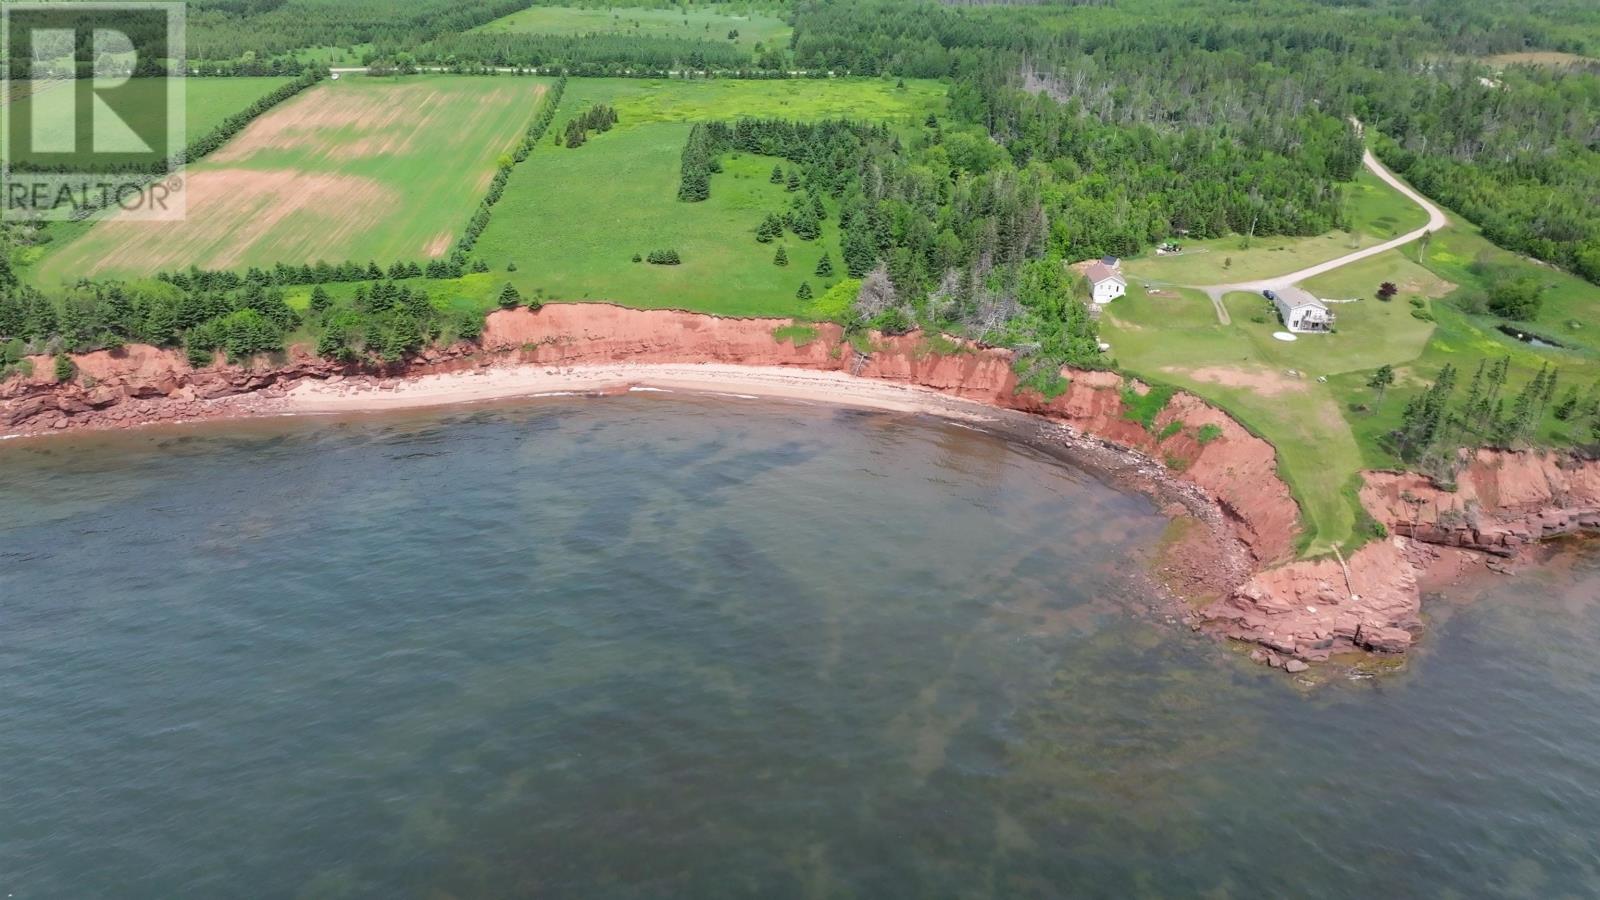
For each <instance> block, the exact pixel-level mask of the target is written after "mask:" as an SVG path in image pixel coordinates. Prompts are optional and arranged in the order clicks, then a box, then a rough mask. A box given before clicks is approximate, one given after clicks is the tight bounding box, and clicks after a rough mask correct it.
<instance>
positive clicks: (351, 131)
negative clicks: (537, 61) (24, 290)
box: [38, 75, 548, 284]
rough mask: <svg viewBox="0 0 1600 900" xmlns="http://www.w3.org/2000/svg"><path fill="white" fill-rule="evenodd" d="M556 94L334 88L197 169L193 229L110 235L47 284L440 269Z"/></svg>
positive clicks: (375, 85)
mask: <svg viewBox="0 0 1600 900" xmlns="http://www.w3.org/2000/svg"><path fill="white" fill-rule="evenodd" d="M547 89H548V84H547V83H546V82H545V81H543V80H541V79H532V78H510V77H481V78H472V77H461V76H443V75H441V76H414V77H409V78H401V79H371V78H365V77H356V78H346V79H342V80H340V81H337V82H325V83H323V84H321V85H318V86H317V87H315V88H312V89H311V90H308V91H306V92H305V93H303V94H301V95H300V96H297V97H295V98H293V99H292V100H289V101H288V102H286V103H284V104H282V105H280V106H279V107H277V108H275V109H273V110H271V111H270V112H268V113H267V114H266V115H264V116H262V117H261V118H259V119H257V120H256V121H255V122H252V123H251V124H250V127H248V128H246V129H245V130H244V131H243V132H242V133H241V134H240V135H239V136H238V137H236V138H234V140H232V141H230V142H229V143H228V144H226V145H225V146H223V147H222V148H221V149H219V150H217V151H216V152H215V153H213V154H212V155H211V156H210V157H208V158H207V159H206V160H204V161H203V162H201V163H199V164H196V165H194V166H191V167H190V168H189V170H188V216H187V218H186V219H184V220H182V221H176V222H140V221H124V220H120V219H111V220H108V221H105V222H102V223H100V224H98V225H95V226H94V227H93V228H90V229H89V230H88V231H86V232H85V233H83V234H82V235H81V236H80V237H78V238H77V239H75V240H72V241H70V242H69V243H67V244H66V245H65V246H63V247H61V248H60V249H58V250H56V251H55V252H54V253H51V254H49V255H47V256H46V257H45V259H43V260H42V261H41V263H40V268H39V278H38V280H39V282H40V283H43V284H52V283H55V282H58V281H67V280H73V279H76V278H78V277H80V276H83V275H91V276H94V275H100V276H105V275H114V276H138V275H148V274H152V273H155V272H158V271H164V270H173V269H180V268H187V267H188V266H190V265H198V266H200V267H202V268H210V269H236V270H237V269H243V268H246V267H249V266H263V267H266V266H271V265H272V264H274V263H278V262H286V263H293V264H300V263H311V262H316V261H317V260H327V261H328V262H334V263H337V262H342V261H345V260H355V261H358V262H366V261H368V260H375V261H377V262H378V263H379V264H381V265H385V266H386V265H388V264H389V263H391V262H394V261H395V260H408V261H409V260H425V259H429V258H433V257H438V256H441V255H443V254H444V253H445V252H446V251H448V250H449V248H450V244H451V242H452V240H453V239H454V237H455V236H456V235H457V234H459V233H460V231H461V229H462V228H463V227H464V226H465V224H466V221H467V218H468V217H469V216H470V215H471V214H472V211H473V209H475V208H476V207H477V204H478V201H479V200H480V199H481V198H482V196H483V192H484V190H485V189H487V187H488V184H489V181H490V179H491V178H492V177H493V175H494V169H495V165H496V160H497V159H498V158H499V157H500V156H501V155H502V154H505V153H508V152H510V151H511V150H512V148H513V147H514V146H515V144H516V142H517V141H518V140H519V139H520V137H521V135H522V133H523V131H524V130H525V129H526V128H527V126H528V123H529V121H531V119H532V117H533V113H534V111H535V110H536V109H537V106H538V104H539V103H540V102H541V98H542V97H543V96H544V95H545V93H546V91H547Z"/></svg>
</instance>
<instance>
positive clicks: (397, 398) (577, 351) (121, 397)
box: [0, 303, 1600, 672]
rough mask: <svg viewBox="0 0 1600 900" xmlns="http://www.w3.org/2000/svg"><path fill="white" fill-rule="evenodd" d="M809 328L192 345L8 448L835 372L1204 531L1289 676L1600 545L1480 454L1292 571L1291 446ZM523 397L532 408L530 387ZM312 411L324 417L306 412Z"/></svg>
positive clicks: (1541, 489)
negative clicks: (956, 411)
mask: <svg viewBox="0 0 1600 900" xmlns="http://www.w3.org/2000/svg"><path fill="white" fill-rule="evenodd" d="M792 324H793V323H791V322H790V321H789V320H780V319H726V318H719V317H715V316H706V315H700V314H695V313H685V312H680V311H674V310H634V309H627V308H623V307H616V306H611V305H608V304H593V303H581V304H549V305H547V306H545V307H544V308H543V309H541V310H539V311H538V312H529V311H527V310H522V309H518V310H509V311H499V312H495V313H493V314H491V315H490V316H489V317H488V320H487V322H486V326H485V331H484V334H483V337H482V338H481V339H480V341H479V342H477V343H460V344H457V345H455V346H453V347H449V348H445V349H438V350H429V351H427V352H425V353H424V354H422V355H421V356H418V357H416V358H414V359H411V360H408V361H406V362H405V363H401V364H396V365H393V366H386V367H379V368H367V367H363V366H360V365H356V364H340V363H335V362H332V361H328V360H322V359H317V358H315V357H311V356H309V355H307V354H305V353H303V352H296V351H291V352H290V354H288V358H287V359H286V360H282V361H276V362H274V361H267V360H258V361H257V362H256V364H255V365H252V366H248V367H240V366H228V365H223V364H220V363H219V364H216V365H213V366H209V367H206V368H202V369H195V368H192V367H190V366H189V365H188V364H187V362H185V361H184V359H183V358H182V357H181V356H180V355H179V354H177V353H175V352H173V351H169V350H162V349H159V348H155V347H148V346H143V345H134V346H130V347H126V348H123V349H121V350H119V351H115V352H113V351H97V352H95V353H89V354H83V355H81V356H78V357H76V358H75V363H76V365H77V370H78V377H77V378H75V379H74V380H72V381H71V382H68V383H57V382H56V381H55V379H54V378H53V376H50V375H48V374H45V375H39V374H36V375H34V376H33V377H30V378H23V377H20V376H16V377H13V378H11V379H9V380H7V381H5V382H4V383H0V435H4V436H7V437H11V436H22V435H38V434H44V433H57V432H62V431H70V430H77V429H115V428H131V427H138V426H142V425H147V424H151V423H177V422H189V421H199V420H206V419H219V418H240V417H248V416H270V415H285V414H294V413H297V412H306V411H309V410H312V409H326V408H339V407H340V406H341V403H344V401H342V400H341V398H347V399H348V402H347V403H344V405H346V406H348V407H349V408H350V409H360V408H363V402H362V399H361V398H362V397H377V396H384V395H385V394H386V393H388V392H393V397H392V398H391V399H392V400H393V401H394V402H393V403H390V404H386V405H398V406H403V405H407V403H408V402H409V400H408V398H407V397H404V396H401V395H402V394H405V393H406V392H407V390H408V389H409V388H412V387H416V386H417V385H418V383H419V382H420V381H421V380H424V379H431V380H433V381H436V382H437V381H439V380H441V379H450V378H456V379H469V378H472V377H473V376H475V375H480V376H481V375H485V374H490V373H497V372H505V371H506V370H508V369H513V368H514V369H516V370H517V371H524V370H537V372H538V375H539V378H540V381H541V383H550V382H551V380H552V379H554V380H555V382H558V383H559V382H561V381H562V379H563V378H564V377H566V378H575V375H574V373H576V372H578V371H580V370H581V369H582V368H583V367H609V369H610V370H611V371H610V374H611V375H612V376H614V377H612V378H611V381H613V382H616V383H618V384H622V383H625V382H626V380H627V378H628V377H629V376H628V374H627V372H628V370H627V368H626V367H629V366H645V367H648V366H651V365H655V366H658V367H659V366H662V365H666V364H675V365H677V366H680V367H684V366H693V365H695V364H701V365H705V366H708V367H711V366H713V365H716V366H721V367H723V369H726V368H727V367H729V366H737V367H752V369H751V371H753V370H754V369H753V367H766V368H767V369H781V370H783V371H789V372H795V373H802V372H806V371H810V372H816V373H825V374H826V375H828V376H829V384H828V387H829V388H830V389H837V388H838V386H839V384H840V380H841V379H842V378H843V376H845V375H849V376H854V379H860V380H861V382H855V381H853V380H851V379H844V380H845V381H847V382H850V383H863V382H878V383H889V384H893V385H897V386H901V387H903V388H906V389H907V390H908V395H914V396H915V397H932V396H935V395H939V396H943V397H947V398H955V399H956V400H959V401H963V402H967V403H977V404H982V405H983V406H985V407H987V408H989V409H991V410H993V411H995V412H996V414H997V415H1003V416H1004V417H1005V419H1006V426H1005V427H1006V429H1007V431H1008V433H1009V434H1011V435H1012V436H1020V437H1022V438H1023V439H1025V440H1027V441H1028V443H1030V444H1032V445H1034V446H1036V447H1038V448H1040V449H1042V450H1045V451H1046V452H1059V453H1066V454H1068V455H1070V456H1071V458H1072V459H1073V460H1074V461H1075V462H1078V463H1079V464H1082V463H1083V462H1085V461H1089V462H1091V463H1093V465H1094V466H1095V467H1097V468H1099V469H1100V470H1101V471H1103V472H1105V473H1106V474H1108V475H1109V476H1111V477H1113V478H1115V479H1117V480H1119V481H1122V482H1124V483H1126V484H1128V485H1129V486H1132V487H1136V488H1139V489H1141V490H1144V491H1146V492H1147V493H1150V494H1151V495H1152V496H1154V497H1156V499H1157V500H1158V502H1161V503H1162V504H1163V506H1164V507H1165V508H1167V510H1168V512H1169V513H1170V514H1173V515H1179V514H1182V515H1185V516H1187V517H1189V518H1192V519H1194V520H1195V521H1197V522H1199V523H1201V525H1203V526H1204V527H1203V528H1201V529H1199V530H1198V531H1197V532H1196V533H1195V534H1191V535H1189V536H1188V537H1185V538H1183V539H1181V540H1178V541H1176V542H1174V543H1173V545H1171V546H1169V547H1167V548H1166V554H1165V559H1164V560H1163V561H1162V562H1161V563H1159V564H1158V567H1157V568H1158V569H1159V570H1160V576H1161V577H1160V580H1161V581H1162V582H1163V583H1164V584H1165V585H1166V586H1167V587H1168V588H1169V589H1170V592H1171V593H1172V594H1173V596H1174V597H1177V598H1180V599H1181V600H1183V601H1184V602H1185V603H1186V604H1187V606H1188V609H1189V613H1188V614H1187V615H1186V616H1185V621H1187V622H1188V623H1189V624H1190V625H1191V627H1193V628H1195V629H1196V630H1200V631H1204V632H1206V633H1208V634H1212V635H1215V636H1217V637H1221V638H1227V639H1231V640H1236V641H1241V642H1246V643H1249V644H1253V645H1256V649H1255V650H1254V651H1253V653H1252V658H1254V659H1256V660H1257V661H1259V662H1263V663H1266V664H1269V665H1275V666H1278V667H1281V668H1284V669H1286V670H1288V671H1291V672H1295V671H1301V670H1303V668H1304V667H1305V666H1307V665H1308V664H1309V663H1313V662H1320V661H1325V660H1328V659H1330V658H1332V657H1333V656H1335V655H1337V654H1340V653H1344V652H1347V651H1355V650H1361V651H1370V652H1375V653H1384V654H1398V653H1403V652H1405V651H1406V650H1407V649H1409V648H1410V647H1411V646H1412V644H1413V643H1414V642H1415V640H1416V639H1417V638H1418V636H1419V635H1420V634H1421V631H1422V619H1421V607H1422V597H1421V594H1422V585H1423V584H1424V583H1425V582H1427V581H1428V580H1429V578H1431V577H1437V574H1436V573H1437V572H1439V571H1441V570H1444V569H1450V570H1452V571H1455V572H1460V571H1462V570H1464V569H1467V568H1471V567H1473V566H1474V565H1476V564H1477V562H1478V561H1480V560H1483V559H1493V560H1505V559H1515V558H1517V557H1518V556H1519V555H1520V554H1521V553H1522V551H1523V550H1524V549H1525V548H1527V547H1531V546H1533V545H1535V544H1537V543H1538V542H1539V541H1541V540H1544V539H1547V538H1549V537H1553V536H1559V535H1566V534H1576V533H1583V532H1588V531H1594V530H1597V529H1600V462H1595V461H1586V460H1578V459H1575V458H1572V457H1570V456H1563V455H1559V454H1541V453H1535V452H1531V451H1529V452H1519V453H1510V452H1500V451H1478V452H1476V453H1475V454H1473V455H1472V456H1471V458H1470V459H1467V460H1464V463H1465V465H1464V468H1463V470H1462V473H1461V476H1460V479H1459V485H1458V486H1457V487H1456V489H1455V490H1453V491H1451V490H1445V489H1444V488H1441V487H1439V486H1436V485H1433V484H1432V483H1430V482H1428V481H1427V480H1426V479H1423V478H1421V477H1420V476H1417V475H1414V474H1410V473H1388V472H1372V473H1367V486H1366V488H1365V489H1364V490H1363V491H1362V493H1361V500H1362V502H1363V504H1364V505H1365V506H1366V507H1367V508H1368V510H1369V511H1370V512H1371V513H1372V514H1373V516H1374V517H1375V518H1376V519H1377V520H1378V521H1379V522H1381V523H1383V524H1384V525H1385V526H1387V528H1388V530H1389V533H1390V536H1389V537H1387V538H1383V539H1379V540H1375V541H1373V542H1371V543H1369V544H1367V545H1366V546H1364V547H1362V548H1361V549H1360V550H1359V551H1357V552H1356V553H1355V554H1353V555H1352V556H1350V557H1349V558H1348V559H1342V558H1340V559H1319V560H1302V561H1293V555H1294V546H1295V540H1296V537H1297V534H1298V521H1299V508H1298V506H1297V505H1296V503H1295V501H1294V499H1293V498H1292V496H1291V495H1290V492H1289V489H1288V487H1287V485H1286V484H1284V482H1283V481H1282V480H1281V479H1280V478H1279V477H1278V474H1277V465H1276V452H1275V451H1274V449H1273V448H1272V446H1271V445H1270V444H1268V443H1267V442H1266V441H1264V440H1262V439H1261V438H1259V437H1256V436H1255V435H1252V434H1251V433H1249V432H1248V431H1247V430H1245V429H1244V428H1243V427H1242V426H1241V425H1239V424H1238V423H1237V422H1235V421H1234V420H1233V419H1232V418H1231V417H1229V416H1227V415H1226V414H1225V413H1223V412H1222V411H1220V410H1218V409H1216V408H1214V407H1212V406H1210V405H1209V404H1207V403H1205V402H1204V401H1202V400H1201V399H1199V398H1198V397H1195V396H1193V395H1189V394H1186V393H1182V392H1179V393H1177V394H1175V395H1174V396H1173V397H1172V398H1171V400H1170V401H1169V402H1168V403H1167V405H1166V407H1165V408H1164V409H1163V410H1162V411H1161V412H1160V413H1159V414H1158V415H1157V416H1156V418H1155V419H1154V421H1153V423H1152V424H1151V426H1150V427H1149V428H1146V427H1145V425H1143V424H1141V423H1139V422H1136V421H1133V420H1132V419H1130V418H1129V417H1127V416H1126V415H1125V414H1124V413H1125V409H1126V407H1125V403H1124V393H1123V392H1124V391H1125V390H1132V391H1135V392H1141V393H1142V392H1143V391H1145V390H1146V388H1145V387H1144V386H1143V385H1139V384H1137V383H1133V382H1127V383H1125V382H1124V379H1123V378H1122V377H1121V376H1119V375H1117V374H1115V373H1111V372H1090V371H1068V372H1065V373H1064V374H1066V375H1067V376H1068V377H1069V385H1068V387H1067V390H1066V391H1065V392H1064V393H1062V394H1061V395H1060V396H1057V397H1054V398H1046V397H1044V396H1042V395H1039V394H1037V393H1034V392H1031V391H1026V390H1023V391H1020V392H1019V390H1018V386H1017V380H1016V375H1015V374H1014V373H1013V371H1012V368H1011V359H1012V358H1011V354H1010V353H1009V352H1008V351H1005V350H1000V349H995V348H984V347H976V346H965V345H952V344H951V343H950V342H949V341H947V340H943V339H940V340H937V341H930V340H927V339H925V338H924V337H923V336H921V335H917V334H912V335H904V336H899V337H884V336H874V338H873V341H872V346H871V350H870V352H861V351H859V350H857V349H856V348H855V347H853V346H852V345H851V343H850V342H849V341H847V340H846V339H845V336H844V334H843V333H842V331H841V330H840V329H838V328H837V326H831V325H818V326H815V327H814V333H813V334H809V335H805V336H803V337H802V338H801V339H800V340H799V342H798V343H796V341H795V340H794V339H792V338H791V339H789V340H782V341H780V340H778V339H777V338H776V337H775V335H774V332H775V331H777V330H778V329H779V328H781V327H784V326H789V325H792ZM51 370H52V367H51V366H50V364H49V359H48V358H40V359H38V360H36V362H35V365H34V371H35V373H49V372H51ZM563 373H565V375H564V374H563ZM721 374H723V375H726V372H722V373H721ZM735 377H736V376H735ZM813 378H814V380H820V376H813ZM619 379H620V381H619ZM481 380H482V379H481V378H480V382H481ZM793 380H794V381H796V382H804V380H805V379H803V378H800V377H798V375H797V376H796V378H794V379H793ZM800 387H801V388H804V387H805V385H804V384H801V385H800ZM737 388H738V385H736V384H735V385H730V389H737ZM506 390H507V391H511V393H507V394H505V395H506V396H517V395H518V394H517V393H515V392H516V391H517V390H518V385H517V384H516V383H515V381H514V380H513V382H512V383H511V384H510V385H509V386H508V387H507V388H506ZM752 390H757V391H759V389H758V388H753V389H752ZM531 392H532V391H529V390H524V391H522V392H521V394H520V395H523V396H525V395H526V394H527V393H531ZM308 395H315V396H316V397H317V398H320V400H321V402H322V403H323V406H322V407H316V406H311V405H308V402H307V397H308ZM442 396H444V397H446V398H447V399H448V398H449V397H450V396H452V395H451V394H449V393H448V391H445V393H443V394H442ZM330 398H331V399H332V401H335V402H332V403H330V402H329V401H330ZM466 399H471V397H470V396H468V397H466ZM932 411H936V412H937V411H938V410H937V409H933V410H932ZM1024 414H1025V415H1024ZM1201 429H1205V431H1206V435H1205V436H1204V437H1202V436H1201Z"/></svg>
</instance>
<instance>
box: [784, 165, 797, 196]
mask: <svg viewBox="0 0 1600 900" xmlns="http://www.w3.org/2000/svg"><path fill="white" fill-rule="evenodd" d="M784 190H788V191H798V190H800V173H799V172H796V171H795V170H793V169H790V170H789V177H788V178H787V179H786V180H785V181H784Z"/></svg>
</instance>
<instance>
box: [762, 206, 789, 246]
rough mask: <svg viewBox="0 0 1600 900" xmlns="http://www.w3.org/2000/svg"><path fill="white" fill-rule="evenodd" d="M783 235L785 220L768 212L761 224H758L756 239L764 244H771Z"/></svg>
mask: <svg viewBox="0 0 1600 900" xmlns="http://www.w3.org/2000/svg"><path fill="white" fill-rule="evenodd" d="M782 235H783V222H782V221H781V220H779V218H778V217H777V216H775V215H773V214H772V213H767V216H766V218H764V219H762V220H761V224H760V225H758V226H756V240H757V241H760V242H761V243H763V244H770V243H772V242H773V241H775V240H777V239H778V238H779V237H781V236H782Z"/></svg>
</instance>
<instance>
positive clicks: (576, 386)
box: [274, 363, 998, 421]
mask: <svg viewBox="0 0 1600 900" xmlns="http://www.w3.org/2000/svg"><path fill="white" fill-rule="evenodd" d="M627 390H662V391H675V392H683V393H696V394H710V395H722V396H733V397H744V398H749V399H754V398H757V397H767V398H778V399H783V400H793V401H800V402H810V403H825V404H829V405H834V406H853V407H860V408H870V409H882V410H891V411H895V412H910V413H925V414H929V415H937V416H941V417H945V418H955V419H963V420H968V421H993V420H994V419H995V418H996V416H997V414H998V411H997V410H996V409H995V408H994V407H992V406H989V405H987V404H983V403H978V402H976V401H971V400H962V399H959V398H955V397H950V396H948V395H945V394H941V393H939V392H937V391H933V390H930V389H928V388H923V387H917V386H914V385H904V384H895V383H890V382H885V381H879V380H873V379H867V378H857V377H854V376H852V375H848V374H846V373H844V372H834V371H812V370H806V369H797V368H791V367H785V366H740V365H725V364H716V363H696V364H682V365H671V364H610V365H586V366H549V365H540V364H537V363H534V364H522V365H500V366H490V367H486V368H480V369H473V370H470V371H464V372H448V373H443V374H433V375H421V376H412V377H406V378H394V379H386V380H383V381H378V382H372V381H367V380H362V381H346V380H343V379H339V380H328V381H313V380H307V381H302V382H299V383H298V384H296V385H295V386H294V387H293V388H292V389H291V390H289V391H288V392H286V393H285V394H284V395H283V396H282V397H280V398H278V399H277V401H276V402H275V404H274V406H275V408H276V411H278V412H280V413H286V414H312V413H341V412H373V411H379V410H393V409H408V408H420V407H429V406H446V405H454V404H463V403H478V402H485V401H491V400H510V399H516V398H519V397H540V396H546V397H549V396H563V395H572V394H604V393H615V392H620V391H627Z"/></svg>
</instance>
